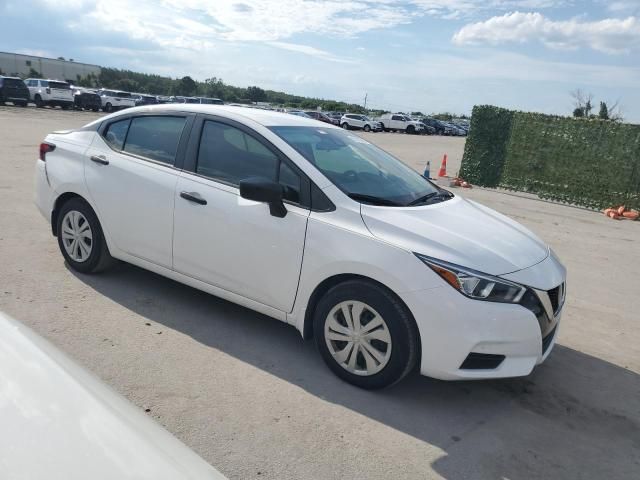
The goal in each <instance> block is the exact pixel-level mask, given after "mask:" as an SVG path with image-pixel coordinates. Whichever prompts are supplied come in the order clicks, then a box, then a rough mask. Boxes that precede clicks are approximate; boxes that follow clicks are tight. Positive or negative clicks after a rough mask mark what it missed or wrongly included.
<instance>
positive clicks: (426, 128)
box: [411, 118, 436, 135]
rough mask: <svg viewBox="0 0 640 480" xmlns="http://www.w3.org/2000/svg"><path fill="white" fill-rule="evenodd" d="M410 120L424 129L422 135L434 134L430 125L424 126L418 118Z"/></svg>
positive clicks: (434, 130)
mask: <svg viewBox="0 0 640 480" xmlns="http://www.w3.org/2000/svg"><path fill="white" fill-rule="evenodd" d="M411 120H413V121H414V122H418V123H420V124H421V125H422V127H423V128H424V130H422V132H421V133H422V134H424V135H435V133H436V129H435V128H433V127H432V126H430V125H427V124H425V123H424V122H423V121H422V120H421V119H419V118H412V119H411Z"/></svg>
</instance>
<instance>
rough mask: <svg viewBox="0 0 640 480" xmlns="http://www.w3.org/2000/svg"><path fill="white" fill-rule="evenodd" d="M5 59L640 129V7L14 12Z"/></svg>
mask: <svg viewBox="0 0 640 480" xmlns="http://www.w3.org/2000/svg"><path fill="white" fill-rule="evenodd" d="M0 32H3V33H2V36H1V40H0V50H2V51H8V52H16V53H26V54H36V55H42V56H48V57H54V58H56V57H59V56H63V57H65V58H73V59H75V60H76V61H82V62H87V63H95V64H99V65H103V66H108V67H116V68H126V69H131V70H136V71H141V72H147V73H158V74H161V75H168V76H172V77H182V76H184V75H190V76H192V77H193V78H195V79H198V80H204V79H205V78H209V77H218V78H222V79H223V80H224V82H225V83H229V84H232V85H237V86H249V85H257V86H260V87H262V88H265V89H273V90H280V91H285V92H288V93H293V94H298V95H306V96H314V97H320V98H327V99H337V100H343V101H347V102H353V103H360V104H362V103H363V102H364V97H365V95H367V106H369V107H374V108H383V109H388V110H392V111H422V112H443V111H450V112H455V113H458V114H469V113H470V112H471V109H472V107H473V105H476V104H492V105H499V106H503V107H507V108H515V109H519V110H526V111H538V112H544V113H552V114H563V115H564V114H570V113H571V112H572V110H573V100H572V98H571V95H570V92H571V91H574V90H576V89H577V88H580V89H581V90H583V91H584V92H591V93H593V95H594V99H595V101H596V103H597V102H598V101H601V100H603V101H606V102H608V103H613V102H619V104H620V105H621V109H622V114H623V116H624V117H625V120H627V121H631V122H634V123H640V91H639V86H640V0H608V1H607V0H585V1H578V0H482V1H476V0H406V1H395V0H326V1H320V0H299V1H292V0H156V1H151V0H136V1H132V0H0Z"/></svg>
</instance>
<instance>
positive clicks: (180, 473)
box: [0, 313, 225, 480]
mask: <svg viewBox="0 0 640 480" xmlns="http://www.w3.org/2000/svg"><path fill="white" fill-rule="evenodd" d="M0 425H1V428H0V478H2V479H20V480H23V479H24V480H32V479H33V480H40V479H48V480H88V479H91V480H116V479H117V480H132V479H136V480H186V479H189V480H204V479H209V480H212V479H214V480H217V479H224V478H225V477H223V476H222V475H221V474H220V473H219V472H217V471H216V470H215V469H214V468H213V467H211V466H210V465H209V464H207V463H206V462H205V461H204V460H202V459H201V458H200V457H198V456H197V455H196V454H195V453H194V452H192V451H191V450H189V449H188V448H187V447H186V446H185V445H184V444H182V443H181V442H180V441H178V440H177V439H176V438H175V437H173V436H172V435H171V434H170V433H169V432H167V431H166V430H164V429H163V428H162V427H160V426H159V425H158V424H156V423H155V422H154V421H153V420H151V419H150V418H148V417H146V416H145V415H144V414H143V413H142V412H141V411H140V410H139V409H138V408H136V407H135V406H133V405H132V404H130V403H129V402H127V400H125V399H124V398H123V397H121V396H120V395H118V394H116V393H115V392H113V391H112V390H111V389H110V388H109V387H107V386H106V385H104V384H102V383H101V382H100V381H99V380H98V379H96V378H95V377H94V376H93V375H91V374H90V373H88V372H87V371H85V370H84V369H82V368H81V367H79V366H78V365H77V364H75V363H74V362H73V361H71V360H70V359H69V358H67V357H66V356H65V355H63V354H62V353H61V352H60V351H58V350H57V349H56V348H55V347H53V346H52V345H51V344H49V343H48V342H47V341H45V340H43V339H42V338H40V337H38V336H37V335H36V334H35V333H33V332H32V331H31V330H29V329H28V328H26V327H25V326H24V325H22V324H20V323H19V322H17V321H15V320H13V319H11V318H9V317H7V316H5V315H3V314H2V313H0Z"/></svg>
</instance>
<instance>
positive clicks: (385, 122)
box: [378, 113, 424, 134]
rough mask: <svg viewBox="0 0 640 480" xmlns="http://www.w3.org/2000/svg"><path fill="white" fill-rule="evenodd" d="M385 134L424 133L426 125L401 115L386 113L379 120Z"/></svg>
mask: <svg viewBox="0 0 640 480" xmlns="http://www.w3.org/2000/svg"><path fill="white" fill-rule="evenodd" d="M378 120H379V121H380V123H382V128H383V129H384V131H385V132H389V131H393V132H398V131H399V132H405V133H409V134H414V133H422V131H423V130H424V125H423V124H422V123H420V122H416V121H414V120H411V118H409V117H407V116H406V115H404V114H401V113H385V114H384V115H382V116H381V117H380V118H379V119H378Z"/></svg>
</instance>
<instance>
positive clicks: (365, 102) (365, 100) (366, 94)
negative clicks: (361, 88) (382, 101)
mask: <svg viewBox="0 0 640 480" xmlns="http://www.w3.org/2000/svg"><path fill="white" fill-rule="evenodd" d="M368 95H369V94H368V93H365V94H364V109H365V111H366V110H367V96H368Z"/></svg>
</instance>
